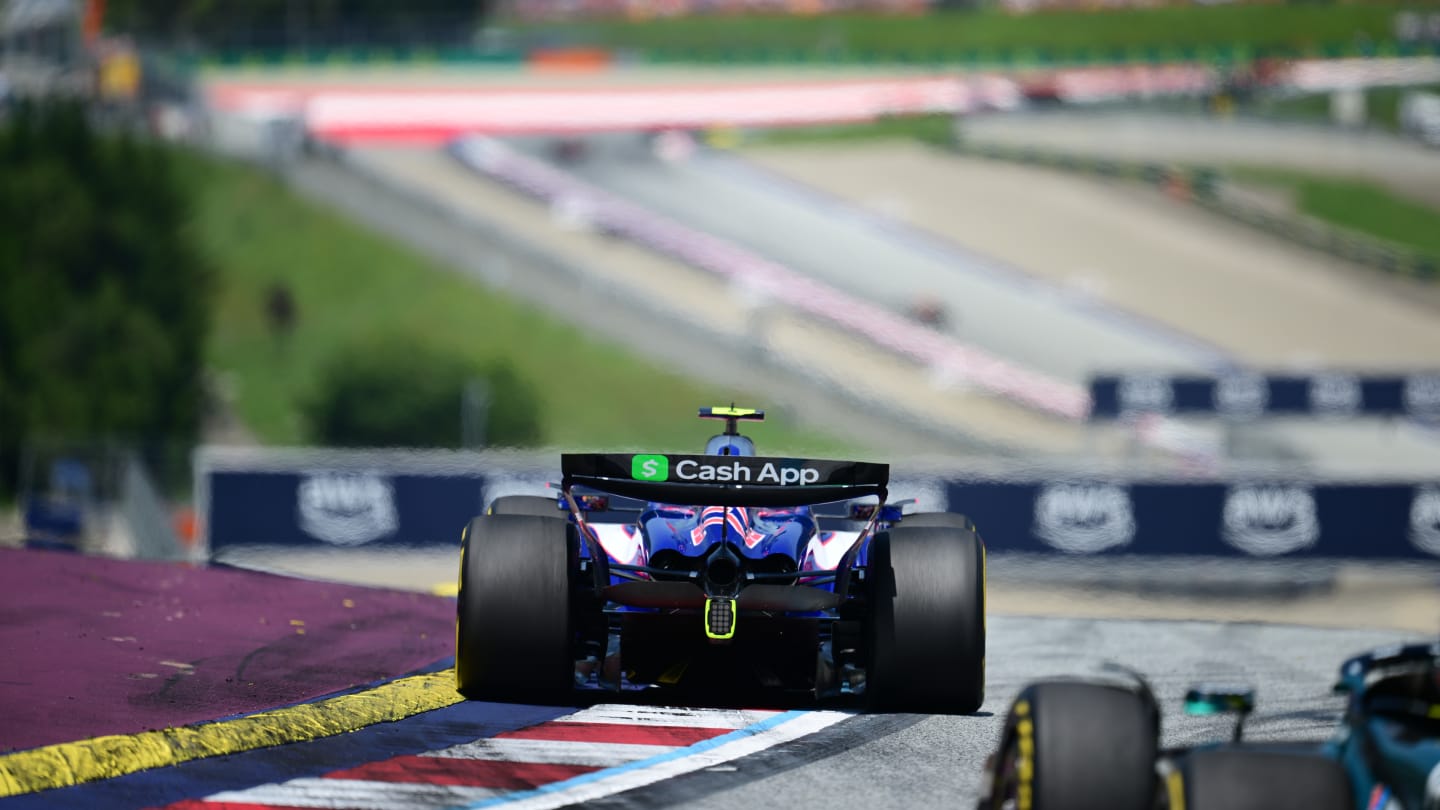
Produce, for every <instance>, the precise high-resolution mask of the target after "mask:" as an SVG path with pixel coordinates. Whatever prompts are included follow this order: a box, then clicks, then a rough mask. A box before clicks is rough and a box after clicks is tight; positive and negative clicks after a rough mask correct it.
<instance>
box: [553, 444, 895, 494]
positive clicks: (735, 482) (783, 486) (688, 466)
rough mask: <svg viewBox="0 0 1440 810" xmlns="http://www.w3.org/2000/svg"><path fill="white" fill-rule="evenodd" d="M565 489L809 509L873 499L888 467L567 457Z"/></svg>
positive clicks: (759, 459) (748, 459)
mask: <svg viewBox="0 0 1440 810" xmlns="http://www.w3.org/2000/svg"><path fill="white" fill-rule="evenodd" d="M560 468H561V471H562V473H563V474H564V479H563V480H562V482H561V486H562V487H563V488H564V489H565V490H566V491H567V492H569V491H570V489H571V488H572V487H575V486H583V487H589V488H592V489H598V490H600V491H602V492H609V493H612V494H615V495H622V496H625V497H627V498H638V499H640V500H646V501H658V502H661V503H673V504H694V505H704V506H775V507H781V506H808V505H810V504H817V503H829V502H831V501H843V500H848V499H851V498H862V497H866V496H869V495H874V496H876V497H878V498H880V500H881V502H882V503H883V502H884V500H885V497H886V495H887V490H886V487H887V485H888V484H889V482H890V465H888V464H873V463H870V462H865V461H822V460H818V459H803V458H766V457H763V456H701V455H667V454H661V453H610V454H599V453H566V454H564V455H561V456H560Z"/></svg>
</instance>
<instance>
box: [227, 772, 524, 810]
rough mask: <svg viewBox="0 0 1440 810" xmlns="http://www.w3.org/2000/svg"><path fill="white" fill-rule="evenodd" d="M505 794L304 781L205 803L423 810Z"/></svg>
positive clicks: (451, 787) (441, 787)
mask: <svg viewBox="0 0 1440 810" xmlns="http://www.w3.org/2000/svg"><path fill="white" fill-rule="evenodd" d="M504 792H505V791H503V790H493V789H491V788H474V787H459V786H456V785H421V784H413V783H402V782H367V781H361V780H358V779H320V778H313V779H311V778H307V779H291V780H290V781H288V782H281V783H280V784H277V785H261V786H260V787H254V788H249V789H248V790H231V791H226V792H224V793H216V794H214V795H211V796H206V797H205V801H207V802H237V803H240V804H269V805H278V806H280V807H318V808H345V810H422V809H423V808H441V807H454V806H456V805H464V804H469V803H474V802H477V801H483V800H485V799H489V798H492V797H494V796H497V795H500V794H503V793H504Z"/></svg>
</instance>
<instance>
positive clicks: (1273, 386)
mask: <svg viewBox="0 0 1440 810" xmlns="http://www.w3.org/2000/svg"><path fill="white" fill-rule="evenodd" d="M1090 396H1091V399H1092V401H1093V403H1094V405H1093V407H1092V408H1091V409H1090V418H1091V419H1092V420H1115V419H1125V418H1128V417H1131V416H1134V415H1138V414H1146V413H1152V414H1167V415H1168V414H1184V415H1187V416H1214V417H1221V418H1228V419H1235V420H1248V419H1255V418H1259V417H1264V416H1308V417H1357V416H1370V417H1383V418H1403V417H1409V418H1413V419H1416V420H1421V421H1426V422H1434V421H1440V373H1437V372H1434V371H1417V372H1413V373H1410V374H1374V373H1369V372H1350V371H1344V370H1329V371H1322V372H1316V373H1313V374H1258V373H1253V372H1236V373H1234V374H1230V375H1227V376H1222V377H1212V376H1201V375H1188V374H1184V375H1168V374H1163V373H1161V374H1157V373H1150V372H1134V373H1129V374H1104V375H1097V376H1095V377H1092V378H1091V379H1090Z"/></svg>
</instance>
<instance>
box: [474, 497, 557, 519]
mask: <svg viewBox="0 0 1440 810" xmlns="http://www.w3.org/2000/svg"><path fill="white" fill-rule="evenodd" d="M555 504H556V501H555V499H554V498H546V497H544V496H542V495H502V496H501V497H499V498H496V499H495V500H494V501H492V502H491V503H490V509H489V510H488V511H487V512H486V513H485V514H487V515H529V516H531V517H548V518H563V517H565V513H564V512H562V511H560V508H559V507H558V506H556V505H555Z"/></svg>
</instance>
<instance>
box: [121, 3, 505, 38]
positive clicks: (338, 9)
mask: <svg viewBox="0 0 1440 810" xmlns="http://www.w3.org/2000/svg"><path fill="white" fill-rule="evenodd" d="M485 6H486V3H485V2H484V0H406V2H403V3H398V2H394V0H108V3H107V8H106V12H105V15H106V20H107V24H108V25H110V26H113V27H114V28H115V29H117V30H123V31H129V32H132V33H135V34H138V35H141V36H157V37H174V36H181V37H193V38H195V39H198V40H200V41H202V42H215V41H217V40H228V39H230V38H231V37H232V36H233V34H234V32H237V31H242V32H247V35H248V36H251V37H254V38H255V39H256V40H257V41H254V42H252V43H251V44H252V45H272V44H278V43H280V42H285V43H288V44H291V45H302V44H304V43H305V42H306V41H307V40H313V41H315V42H317V43H323V42H325V41H327V40H330V39H334V38H337V37H344V36H345V34H346V32H351V33H353V32H356V31H363V32H375V33H377V34H381V35H383V36H384V37H385V38H386V39H389V40H392V41H393V40H404V39H416V40H422V39H423V40H433V39H435V38H436V37H437V36H441V37H442V38H443V37H444V35H445V34H449V35H451V36H453V35H455V34H457V33H459V34H462V35H468V34H469V32H470V31H471V30H472V29H473V27H474V26H475V25H476V24H477V23H478V22H480V20H481V19H482V17H483V12H484V9H485Z"/></svg>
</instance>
